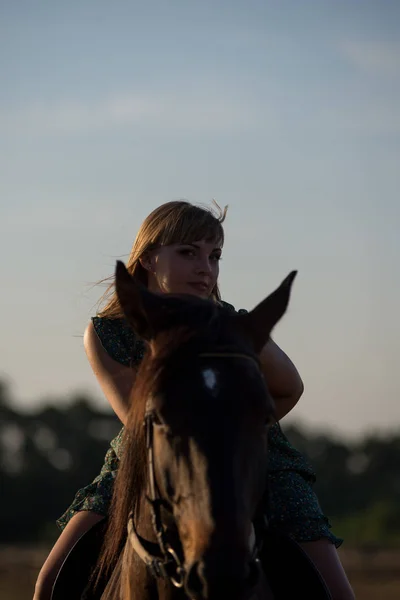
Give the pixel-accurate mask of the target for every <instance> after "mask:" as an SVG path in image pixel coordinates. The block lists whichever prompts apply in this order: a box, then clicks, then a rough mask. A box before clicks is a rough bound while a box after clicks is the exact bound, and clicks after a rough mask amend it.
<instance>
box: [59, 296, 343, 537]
mask: <svg viewBox="0 0 400 600" xmlns="http://www.w3.org/2000/svg"><path fill="white" fill-rule="evenodd" d="M223 305H224V307H225V308H226V309H228V310H232V311H233V310H234V308H233V306H231V305H230V304H227V303H226V302H224V303H223ZM239 312H242V311H239ZM243 312H246V311H243ZM92 322H93V325H94V328H95V331H96V333H97V335H98V337H99V339H100V342H101V344H102V346H103V348H104V349H105V350H106V352H107V353H108V355H109V356H110V357H111V358H112V359H114V360H115V361H117V362H119V363H120V364H122V365H124V366H137V365H138V364H139V363H140V362H141V360H142V359H143V356H144V353H145V344H144V342H143V341H142V340H140V339H137V337H136V336H135V334H134V332H133V331H132V329H131V328H130V326H129V325H128V324H127V322H126V321H125V320H124V319H108V318H101V317H93V318H92ZM123 431H124V430H123V429H121V431H120V432H119V434H118V435H117V437H116V438H114V439H113V440H112V442H111V444H110V448H109V450H108V452H107V454H106V456H105V460H104V465H103V467H102V469H101V471H100V474H99V475H98V476H97V477H96V478H95V479H94V481H93V482H92V483H91V484H89V485H88V486H86V487H84V488H82V489H80V490H78V492H77V494H76V496H75V498H74V500H73V502H72V504H71V506H70V507H69V508H68V509H67V511H66V512H65V513H64V514H63V515H62V517H60V519H58V521H57V524H58V525H59V527H60V529H64V527H65V526H66V524H67V523H68V521H69V520H70V519H71V517H73V516H74V514H76V513H77V512H79V511H82V510H88V511H92V512H95V513H98V514H100V515H104V516H106V515H107V514H108V510H109V506H110V502H111V496H112V491H113V484H114V479H115V476H116V473H117V469H118V465H119V459H120V456H121V451H122V438H123ZM268 461H269V462H268V485H269V507H268V513H269V514H268V518H269V523H270V526H273V527H275V528H277V529H278V530H279V531H280V532H282V533H284V534H286V535H288V536H290V537H291V538H293V539H294V540H296V541H297V542H306V541H314V540H318V539H321V538H328V539H329V540H330V541H331V542H332V543H333V544H335V546H336V547H338V546H340V544H341V543H342V541H343V540H341V539H340V538H337V537H336V536H335V535H334V534H333V533H332V532H331V530H330V529H331V525H330V523H329V521H328V519H327V517H326V516H325V515H324V514H323V513H322V510H321V508H320V506H319V503H318V499H317V496H316V494H315V492H314V491H313V484H314V483H315V479H316V477H315V472H314V470H313V468H312V466H311V465H310V463H309V462H308V460H307V459H306V458H305V457H304V456H303V455H302V454H301V453H300V452H298V451H297V450H296V449H295V448H294V447H293V446H292V445H291V444H290V443H289V441H288V440H287V438H286V437H285V435H284V434H283V432H282V430H281V428H280V425H279V423H277V424H276V425H274V426H273V427H271V429H270V431H269V446H268Z"/></svg>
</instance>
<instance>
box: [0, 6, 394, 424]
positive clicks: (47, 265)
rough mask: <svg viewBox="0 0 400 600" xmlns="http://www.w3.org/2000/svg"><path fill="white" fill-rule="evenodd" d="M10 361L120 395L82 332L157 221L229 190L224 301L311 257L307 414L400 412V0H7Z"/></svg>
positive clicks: (3, 69) (299, 297)
mask: <svg viewBox="0 0 400 600" xmlns="http://www.w3.org/2000/svg"><path fill="white" fill-rule="evenodd" d="M0 158H1V163H0V164H1V178H0V250H1V255H2V261H1V263H2V269H1V280H2V294H1V300H0V306H1V314H2V323H1V337H0V356H1V362H0V375H4V376H6V377H7V378H8V379H9V381H10V383H11V384H12V388H11V390H12V393H13V395H14V396H15V397H16V398H19V399H20V402H21V403H22V404H23V405H24V406H25V407H34V406H36V405H37V402H38V400H39V399H41V398H42V397H43V396H47V397H49V398H56V399H58V398H59V399H60V400H61V398H64V397H65V396H66V395H67V394H70V393H72V392H73V391H77V390H87V391H89V392H91V393H93V394H94V395H95V396H96V397H98V398H99V401H100V402H101V404H102V405H103V406H105V405H106V400H105V399H104V398H102V395H101V393H100V390H99V388H98V386H97V383H96V381H95V378H94V376H93V374H92V372H91V370H90V367H89V365H88V363H87V360H86V357H85V354H84V350H83V346H82V339H81V337H79V336H81V335H82V333H83V330H84V328H85V325H86V323H87V321H88V319H89V318H90V316H91V315H92V314H93V313H94V310H95V304H96V301H97V299H98V298H99V296H100V294H101V293H102V289H101V288H94V289H91V288H90V283H91V282H94V281H96V280H98V279H100V278H102V277H105V276H107V275H108V274H110V273H111V272H112V271H113V269H114V264H115V259H116V258H117V257H118V258H121V257H122V258H125V257H126V256H127V255H128V254H129V251H130V247H131V244H132V242H133V239H134V237H135V235H136V232H137V229H138V227H139V226H140V224H141V222H142V220H143V219H144V217H145V216H146V215H147V214H148V213H149V212H150V211H151V210H152V209H153V208H155V207H156V206H157V205H159V204H161V203H163V202H167V201H169V200H173V199H177V198H187V199H189V200H191V201H193V202H201V203H209V202H210V201H211V199H212V198H213V197H215V198H216V199H217V201H218V202H219V203H220V204H221V205H225V204H229V212H228V218H227V221H226V228H225V229H226V237H227V242H226V247H225V252H224V259H223V262H222V264H221V269H222V274H221V287H222V291H223V295H224V298H225V299H226V300H227V301H229V302H231V303H233V304H235V306H237V307H246V308H251V307H252V306H254V305H255V304H256V303H257V302H258V301H259V300H261V299H262V298H263V297H264V296H265V295H266V294H267V293H269V292H270V291H272V289H273V288H274V287H275V286H276V285H277V284H278V283H279V282H280V281H281V280H282V279H283V278H284V277H285V276H286V274H287V273H288V272H289V271H290V270H292V269H294V268H296V269H298V270H299V276H298V279H297V280H296V282H295V286H294V290H293V297H292V303H291V307H290V311H289V314H288V315H287V317H286V318H285V320H284V321H283V322H282V324H281V325H280V326H279V328H278V329H277V331H276V335H275V337H276V340H277V342H278V343H280V345H281V346H282V347H283V348H284V350H286V351H287V352H288V354H289V355H290V356H291V357H292V359H293V360H294V362H295V364H296V365H297V366H298V368H299V370H300V372H301V374H302V376H303V379H304V382H305V387H306V391H305V393H304V396H303V398H302V400H301V402H300V403H299V405H298V406H297V407H296V409H295V410H294V411H293V413H292V415H293V417H292V418H293V419H294V420H296V421H301V422H304V423H308V424H310V425H316V426H317V425H318V426H323V427H329V428H332V429H334V430H336V431H338V432H340V431H341V432H343V433H346V434H360V433H365V431H367V430H371V429H374V430H375V429H387V428H391V429H393V428H397V429H398V428H399V427H400V383H399V371H400V367H399V356H400V352H399V350H400V343H399V336H400V326H399V305H400V283H399V268H398V262H397V261H398V257H399V254H400V240H399V234H398V231H399V227H400V208H399V184H400V4H399V3H398V2H397V1H395V0H394V1H389V0H386V1H384V0H376V1H375V2H368V1H361V0H347V1H340V0H329V1H328V0H318V1H317V0H314V1H312V2H311V1H308V0H303V1H301V0H296V1H295V0H293V1H289V0H280V1H279V2H278V0H275V1H267V0H264V1H261V0H260V1H259V0H247V2H242V1H241V2H238V1H236V0H234V1H232V0H230V1H227V0H220V1H218V2H215V0H214V1H211V0H203V1H201V2H200V1H199V0H197V1H193V0H185V1H183V0H165V1H161V0H158V1H151V0H148V1H147V2H140V3H139V2H134V1H131V2H128V1H126V2H122V1H118V0H117V1H114V2H112V3H111V2H104V1H103V0H96V1H94V0H90V1H86V2H85V1H82V0H80V1H79V2H78V1H77V0H71V1H70V2H64V3H62V2H54V1H52V2H51V1H50V0H49V1H47V2H44V1H40V0H37V1H36V2H31V1H27V0H25V1H20V2H18V3H17V2H15V3H11V2H8V3H6V2H3V3H1V4H0Z"/></svg>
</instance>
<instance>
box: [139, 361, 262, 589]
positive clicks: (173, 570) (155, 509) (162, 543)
mask: <svg viewBox="0 0 400 600" xmlns="http://www.w3.org/2000/svg"><path fill="white" fill-rule="evenodd" d="M198 356H199V357H200V358H242V359H246V360H251V361H252V362H253V363H255V364H256V365H257V368H258V369H259V368H260V364H259V361H258V359H257V357H256V356H253V355H251V354H244V353H240V352H229V351H221V352H204V353H201V354H199V355H198ZM155 419H156V417H155V412H154V409H153V408H152V406H151V404H150V402H148V403H147V406H146V412H145V416H144V423H143V424H144V427H145V439H146V450H147V467H148V484H149V490H148V495H147V496H146V500H147V501H148V502H149V504H150V510H151V520H152V525H153V530H154V533H155V536H156V539H157V542H155V543H154V542H149V541H148V540H145V539H144V538H143V537H141V536H140V535H139V533H138V531H137V529H136V525H135V522H134V515H133V512H131V513H130V514H129V517H128V540H129V543H130V544H131V546H132V548H133V550H134V551H135V552H136V554H137V555H138V556H139V558H140V559H141V560H142V561H143V562H144V563H145V564H146V566H147V568H148V569H149V571H150V573H151V575H152V576H153V577H155V578H157V577H158V578H162V579H169V581H170V582H171V583H172V584H173V585H174V586H175V587H177V588H182V587H183V585H184V580H185V575H186V571H185V567H184V566H183V564H182V561H181V559H180V557H179V553H178V552H177V551H176V550H175V549H174V548H173V547H172V545H171V544H170V542H169V541H168V537H167V529H166V528H165V527H164V525H163V523H162V517H161V508H162V507H164V508H168V505H167V503H166V502H165V501H164V500H163V499H162V498H161V495H160V493H159V490H158V486H157V482H156V477H155V470H154V452H153V434H154V423H155ZM268 496H269V494H268V489H267V488H266V490H265V492H264V496H263V498H262V499H261V502H260V505H259V508H258V509H257V512H256V515H255V518H254V520H253V526H254V532H255V543H254V547H253V552H252V558H251V563H254V565H256V566H257V568H258V565H259V558H258V557H259V554H260V552H261V549H262V542H263V538H264V535H265V532H266V530H267V528H268V520H267V517H266V515H265V507H266V505H268Z"/></svg>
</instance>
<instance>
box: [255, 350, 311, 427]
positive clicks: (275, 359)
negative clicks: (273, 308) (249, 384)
mask: <svg viewBox="0 0 400 600" xmlns="http://www.w3.org/2000/svg"><path fill="white" fill-rule="evenodd" d="M260 361H261V368H262V372H263V374H264V377H265V380H266V382H267V385H268V389H269V391H270V394H271V396H272V397H273V399H274V400H275V407H276V417H277V419H278V421H280V419H282V418H283V417H284V416H285V415H287V414H288V413H289V412H290V411H291V410H292V408H293V407H294V406H295V405H296V404H297V402H298V400H299V399H300V397H301V395H302V393H303V391H304V385H303V382H302V380H301V377H300V375H299V372H298V371H297V369H296V367H295V366H294V364H293V363H292V361H291V360H290V358H289V357H288V356H287V355H286V354H285V353H284V352H283V350H281V349H280V348H279V346H278V345H277V344H275V342H274V341H273V340H272V339H269V341H268V342H267V343H266V345H265V346H264V348H263V349H262V350H261V353H260Z"/></svg>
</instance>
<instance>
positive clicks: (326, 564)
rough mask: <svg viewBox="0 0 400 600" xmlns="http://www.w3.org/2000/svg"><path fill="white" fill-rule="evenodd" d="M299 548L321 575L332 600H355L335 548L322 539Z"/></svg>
mask: <svg viewBox="0 0 400 600" xmlns="http://www.w3.org/2000/svg"><path fill="white" fill-rule="evenodd" d="M300 546H301V547H302V548H303V550H304V551H305V552H306V554H307V555H308V556H309V558H310V559H311V560H312V562H313V563H314V565H315V566H316V567H317V569H318V571H319V572H320V574H321V575H322V577H323V579H324V581H325V583H326V585H327V586H328V589H329V591H330V593H331V595H332V600H355V595H354V592H353V590H352V587H351V585H350V582H349V580H348V579H347V575H346V573H345V570H344V568H343V566H342V563H341V562H340V558H339V555H338V552H337V550H336V547H335V545H334V544H333V543H332V542H331V541H330V540H328V539H326V538H324V539H320V540H317V541H315V542H301V543H300Z"/></svg>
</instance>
